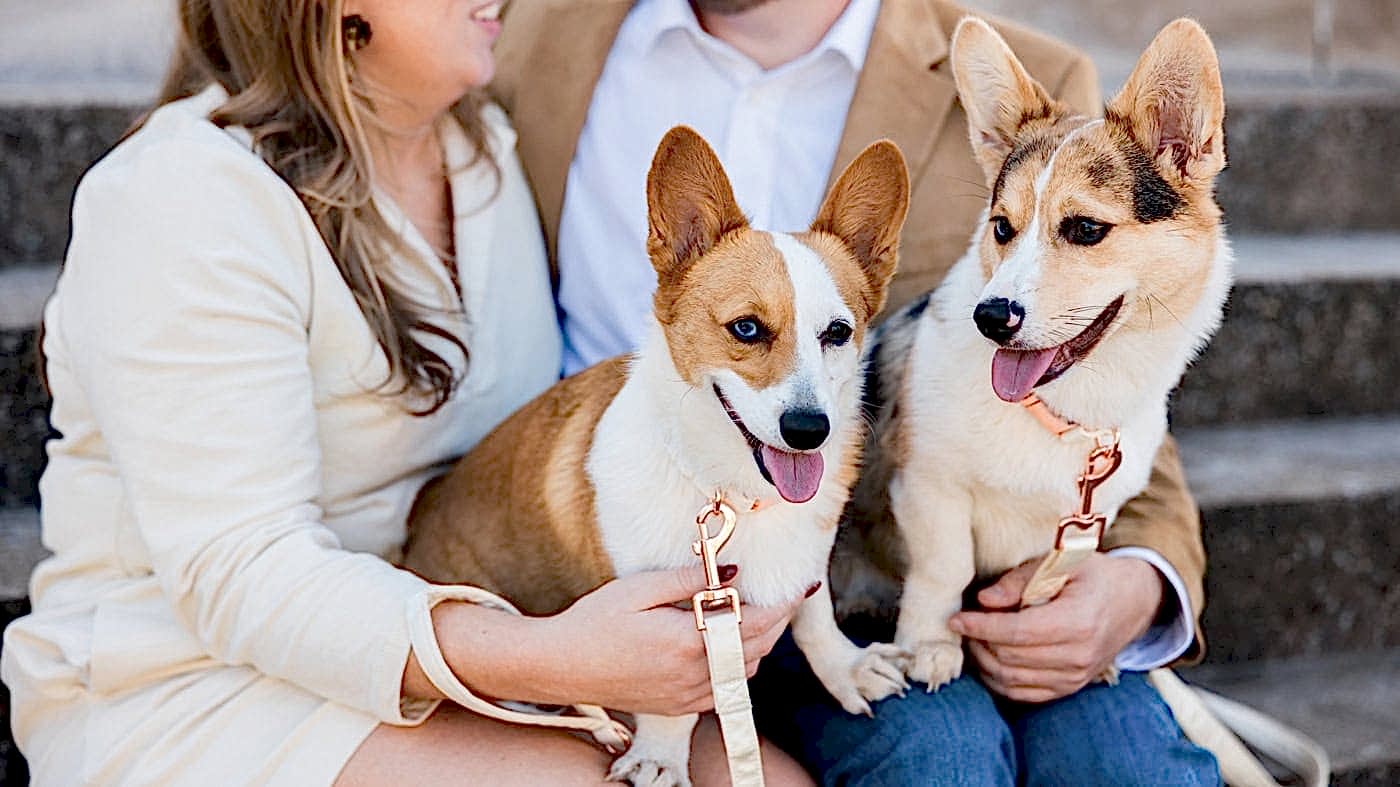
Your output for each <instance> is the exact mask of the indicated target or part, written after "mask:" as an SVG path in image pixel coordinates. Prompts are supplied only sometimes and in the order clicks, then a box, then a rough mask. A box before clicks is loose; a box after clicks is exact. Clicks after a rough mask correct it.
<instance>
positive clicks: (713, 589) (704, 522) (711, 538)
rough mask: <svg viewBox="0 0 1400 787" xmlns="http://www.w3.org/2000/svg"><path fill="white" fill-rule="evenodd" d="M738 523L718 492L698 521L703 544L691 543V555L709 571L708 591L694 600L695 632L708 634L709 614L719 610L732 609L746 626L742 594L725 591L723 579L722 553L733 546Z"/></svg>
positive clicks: (701, 511)
mask: <svg viewBox="0 0 1400 787" xmlns="http://www.w3.org/2000/svg"><path fill="white" fill-rule="evenodd" d="M711 517H719V518H720V527H719V532H717V533H714V534H711V533H710V525H709V522H710V518H711ZM737 523H738V517H737V516H736V515H735V513H734V509H733V508H730V507H729V504H728V503H726V502H725V501H724V497H723V496H722V495H721V494H720V493H719V492H716V493H715V496H714V497H713V498H711V500H710V502H709V503H708V504H706V506H705V507H704V508H702V509H700V513H699V514H697V515H696V517H695V524H696V526H697V527H699V528H700V538H699V540H697V541H695V542H693V543H691V545H690V551H692V552H694V553H695V554H696V555H698V556H699V558H700V563H701V565H702V566H704V568H705V589H704V590H702V591H700V592H698V593H696V594H695V595H694V596H691V598H690V603H691V606H692V607H694V609H695V630H696V631H704V630H705V612H706V611H707V610H714V609H719V608H721V607H725V606H728V607H729V608H731V609H733V610H734V617H735V619H736V620H738V621H739V622H741V623H742V622H743V620H744V614H743V612H741V611H740V608H739V591H737V590H735V589H734V588H731V587H725V585H724V583H723V582H721V581H720V578H719V551H720V550H721V549H723V548H724V545H725V544H727V543H729V538H730V537H731V536H733V535H734V526H735V525H736V524H737Z"/></svg>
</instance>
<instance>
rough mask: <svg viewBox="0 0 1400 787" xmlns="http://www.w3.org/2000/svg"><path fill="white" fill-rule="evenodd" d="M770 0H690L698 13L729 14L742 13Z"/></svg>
mask: <svg viewBox="0 0 1400 787" xmlns="http://www.w3.org/2000/svg"><path fill="white" fill-rule="evenodd" d="M767 2H769V0H690V4H691V5H692V6H694V7H695V13H697V14H719V15H720V16H729V15H731V14H741V13H743V12H745V11H747V10H749V9H750V8H757V7H759V6H761V5H763V4H764V3H767Z"/></svg>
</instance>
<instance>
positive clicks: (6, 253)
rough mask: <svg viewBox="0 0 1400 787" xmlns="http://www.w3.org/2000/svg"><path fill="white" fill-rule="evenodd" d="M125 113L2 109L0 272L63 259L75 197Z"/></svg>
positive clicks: (128, 115)
mask: <svg viewBox="0 0 1400 787" xmlns="http://www.w3.org/2000/svg"><path fill="white" fill-rule="evenodd" d="M137 114H138V113H137V110H135V109H133V108H132V107H130V106H118V107H111V106H106V107H104V106H82V107H38V108H34V107H28V108H26V107H15V106H3V107H0V267H3V266H7V265H17V264H33V263H44V262H52V261H54V260H60V259H63V252H64V249H65V248H66V247H67V245H68V211H69V206H70V204H71V202H72V198H73V189H74V187H75V186H76V185H77V183H78V178H79V177H80V176H81V175H82V173H83V172H84V171H86V170H87V168H88V166H90V165H91V164H92V162H93V161H96V160H97V159H98V158H99V157H100V156H101V155H102V154H103V153H105V152H106V151H107V150H108V149H109V148H110V147H111V146H112V144H113V143H114V142H116V141H117V139H119V138H120V137H121V135H122V132H123V131H125V130H126V128H127V127H128V126H129V125H130V124H131V121H132V120H133V119H134V118H135V117H136V115H137Z"/></svg>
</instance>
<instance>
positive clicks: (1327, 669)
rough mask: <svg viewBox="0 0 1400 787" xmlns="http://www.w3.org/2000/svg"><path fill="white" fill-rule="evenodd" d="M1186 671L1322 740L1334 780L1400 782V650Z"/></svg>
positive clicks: (1203, 683) (1191, 677) (1190, 676)
mask: <svg viewBox="0 0 1400 787" xmlns="http://www.w3.org/2000/svg"><path fill="white" fill-rule="evenodd" d="M1183 677H1185V678H1186V679H1187V680H1188V681H1190V682H1192V683H1196V684H1198V685H1201V686H1204V687H1206V688H1208V689H1211V690H1212V691H1215V692H1217V693H1220V694H1223V695H1225V696H1227V697H1230V698H1231V699H1234V700H1238V701H1240V702H1243V703H1244V704H1246V705H1249V706H1250V707H1253V708H1255V709H1257V710H1260V711H1263V712H1265V713H1268V714H1269V715H1271V716H1274V717H1275V718H1277V719H1279V720H1280V721H1282V722H1284V723H1285V724H1287V725H1289V726H1291V727H1293V728H1295V729H1297V730H1300V731H1301V732H1303V733H1305V734H1307V735H1308V736H1309V737H1311V738H1312V739H1313V740H1315V741H1317V742H1318V743H1319V744H1321V745H1322V747H1323V748H1324V749H1326V750H1327V754H1328V756H1329V757H1330V758H1331V760H1332V770H1333V774H1334V778H1333V784H1336V785H1378V786H1379V785H1394V784H1396V783H1398V782H1400V649H1396V648H1389V649H1382V650H1372V651H1359V652H1352V653H1339V654H1334V655H1328V656H1312V657H1300V658H1291V659H1269V660H1266V661H1248V662H1241V663H1238V664H1220V665H1205V666H1201V667H1196V668H1194V669H1190V670H1185V671H1183Z"/></svg>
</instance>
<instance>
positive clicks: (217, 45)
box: [156, 0, 499, 415]
mask: <svg viewBox="0 0 1400 787" xmlns="http://www.w3.org/2000/svg"><path fill="white" fill-rule="evenodd" d="M178 2H179V22H180V25H179V27H180V41H179V44H178V46H177V49H176V53H175V57H174V60H173V61H172V63H171V66H170V70H169V72H168V74H167V75H166V80H165V84H164V86H163V87H162V89H161V95H160V98H159V99H158V101H157V103H156V106H157V107H159V106H161V105H164V104H167V103H169V102H171V101H175V100H178V99H181V98H185V97H187V96H190V95H193V94H194V93H197V92H199V91H200V90H202V89H203V88H205V87H207V86H209V85H210V84H214V83H217V84H219V85H221V86H222V87H223V88H224V90H225V91H227V93H228V95H229V99H228V101H227V102H226V103H225V104H224V105H223V106H221V107H220V108H219V109H218V110H216V111H215V112H214V113H213V114H212V115H211V116H210V120H211V121H212V122H214V123H215V124H217V125H219V126H242V127H243V128H245V129H247V130H248V131H249V132H250V133H251V134H252V136H253V140H254V142H255V144H256V148H257V150H258V152H259V153H260V154H261V155H262V157H263V158H264V159H265V160H266V161H267V163H268V164H269V165H270V166H271V167H272V169H273V170H275V171H276V172H277V174H278V175H280V176H281V177H282V179H283V180H285V181H286V182H287V183H288V184H290V185H291V187H292V188H293V189H295V190H296V193H297V194H298V195H299V196H300V197H301V201H302V203H303V204H304V205H305V206H306V209H307V211H308V212H309V213H310V214H311V218H312V219H313V220H314V221H315V223H316V228H317V230H319V231H320V234H321V237H322V238H323V239H324V240H325V243H326V246H327V247H328V248H329V249H330V251H331V254H332V255H333V256H334V258H335V261H336V265H338V266H339V268H340V272H341V274H342V275H343V276H344V277H345V283H346V284H347V285H349V287H350V291H351V292H352V293H354V296H355V300H356V302H357V303H358V304H359V307H360V311H361V312H363V313H364V316H365V320H366V321H368V323H369V326H370V328H371V330H373V331H374V335H375V338H376V339H377V340H378V342H379V345H380V347H382V348H383V350H384V353H385V355H386V356H387V357H388V361H389V377H388V379H386V380H385V381H384V382H383V384H382V386H381V390H383V391H384V392H385V393H387V394H389V395H395V396H397V395H404V394H409V395H411V396H412V397H413V398H414V399H415V400H416V401H419V402H422V401H426V402H428V404H427V406H425V407H421V408H418V409H413V408H410V409H411V410H412V411H413V412H414V414H416V415H427V414H429V413H433V412H436V411H437V410H438V409H439V408H441V407H442V405H443V404H445V403H446V402H447V400H448V399H449V398H450V397H451V395H452V392H453V389H454V388H455V387H456V385H457V383H458V382H459V380H460V379H461V375H460V372H459V371H458V370H457V369H454V367H453V366H452V364H451V363H449V362H448V359H446V358H444V357H443V356H442V355H441V354H440V353H438V352H436V351H435V350H433V349H432V348H430V347H428V346H427V345H426V344H424V343H423V341H422V338H423V336H424V335H425V334H428V335H432V336H436V337H439V338H440V339H443V340H446V341H447V342H448V343H450V344H451V345H452V346H453V348H454V349H455V350H456V351H457V352H459V353H460V354H461V356H462V358H461V367H460V368H461V369H465V367H466V362H467V360H468V352H467V347H466V345H465V344H464V343H463V342H462V341H461V340H460V339H458V338H457V337H456V336H455V335H453V334H452V333H451V332H449V331H447V330H445V329H443V328H442V327H440V326H439V325H437V324H435V323H434V322H433V318H434V317H441V316H442V315H443V312H442V310H441V309H434V308H431V307H428V306H426V305H424V304H419V303H415V302H414V301H413V300H412V299H410V298H409V297H407V296H406V295H405V294H404V293H402V292H400V291H399V290H397V289H396V288H395V287H394V286H393V284H392V283H391V281H390V280H389V279H387V278H386V277H384V276H383V274H382V272H381V271H380V270H378V269H377V266H376V261H377V260H380V259H383V258H384V257H385V256H386V255H388V254H390V253H392V252H398V253H412V252H410V251H409V250H408V248H407V246H406V245H405V243H404V241H403V239H402V238H401V237H400V236H399V235H398V234H397V233H396V232H394V230H392V229H391V228H390V226H389V223H388V222H387V221H386V220H385V218H384V216H383V215H382V214H381V213H380V212H379V210H378V209H376V208H375V206H374V201H373V200H372V199H371V194H372V192H373V184H372V180H371V172H372V167H371V158H370V148H369V140H368V137H367V135H366V128H368V127H373V126H374V124H375V123H376V117H375V114H374V100H373V96H372V95H371V94H372V90H371V89H370V86H368V85H365V84H363V81H362V80H359V79H357V78H356V76H355V64H354V55H353V53H351V52H349V51H348V46H347V43H346V41H345V36H344V34H343V32H342V23H341V8H342V5H343V3H342V0H178ZM484 101H485V99H484V97H483V95H482V94H479V93H473V94H470V95H468V96H466V97H464V98H463V99H462V100H460V101H459V102H458V103H457V104H456V105H455V106H454V107H453V108H452V114H453V115H454V116H455V118H456V119H457V121H458V122H460V123H461V125H462V128H463V129H465V130H466V134H467V137H468V138H469V139H470V140H471V142H472V143H473V146H474V148H475V150H476V158H475V160H473V162H472V164H476V163H478V162H479V161H480V160H482V159H484V160H485V162H486V163H487V164H489V165H490V166H492V167H493V168H494V167H495V166H496V164H495V162H494V160H492V159H491V157H490V155H489V150H490V148H489V147H488V146H487V141H486V129H485V126H484V125H483V123H482V120H481V108H482V104H483V103H484ZM497 175H499V170H497ZM453 264H454V266H455V263H453ZM452 278H453V279H454V281H455V279H456V276H455V268H454V276H453V277H452ZM458 313H460V312H458Z"/></svg>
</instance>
